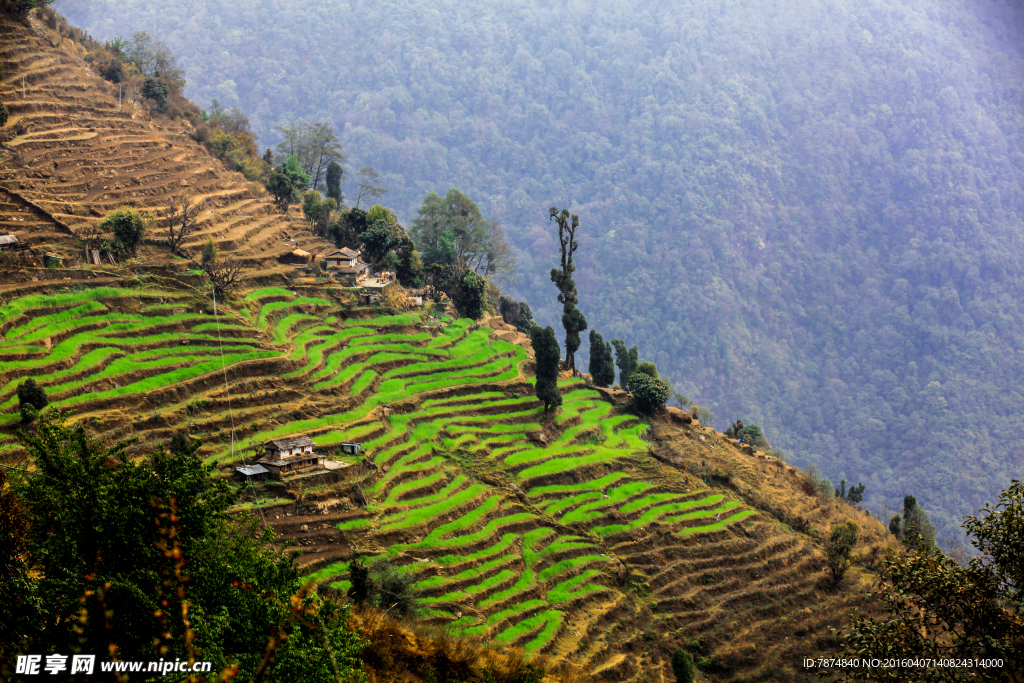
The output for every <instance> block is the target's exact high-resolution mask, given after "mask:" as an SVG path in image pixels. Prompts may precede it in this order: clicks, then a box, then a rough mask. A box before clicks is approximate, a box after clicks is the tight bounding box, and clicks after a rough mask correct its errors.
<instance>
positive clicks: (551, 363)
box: [530, 325, 562, 412]
mask: <svg viewBox="0 0 1024 683" xmlns="http://www.w3.org/2000/svg"><path fill="white" fill-rule="evenodd" d="M530 341H532V342H533V353H534V357H535V358H536V360H537V398H539V399H540V400H542V401H544V412H547V411H549V410H551V409H552V408H557V407H558V406H560V405H562V394H560V393H559V392H558V362H559V360H560V358H559V351H558V339H556V338H555V330H554V329H553V328H552V327H550V326H548V327H541V326H540V325H538V326H536V327H534V328H533V331H532V333H531V334H530Z"/></svg>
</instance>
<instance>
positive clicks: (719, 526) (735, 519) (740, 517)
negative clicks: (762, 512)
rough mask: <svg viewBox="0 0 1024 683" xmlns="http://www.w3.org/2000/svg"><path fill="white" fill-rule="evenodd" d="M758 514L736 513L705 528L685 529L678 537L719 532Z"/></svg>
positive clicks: (751, 512)
mask: <svg viewBox="0 0 1024 683" xmlns="http://www.w3.org/2000/svg"><path fill="white" fill-rule="evenodd" d="M756 512H757V511H756V510H744V511H743V512H738V513H736V514H735V515H733V516H731V517H726V518H725V519H723V520H721V521H717V522H715V523H714V524H705V525H703V526H692V527H688V528H686V529H683V530H682V531H679V532H676V535H677V536H682V537H684V538H685V537H686V536H693V535H695V534H704V533H710V532H712V531H719V530H721V529H724V528H725V527H727V526H729V525H730V524H735V523H736V522H739V521H740V520H743V519H746V518H747V517H749V516H750V515H752V514H754V513H756Z"/></svg>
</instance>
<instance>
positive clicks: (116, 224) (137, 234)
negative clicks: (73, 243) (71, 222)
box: [97, 206, 156, 257]
mask: <svg viewBox="0 0 1024 683" xmlns="http://www.w3.org/2000/svg"><path fill="white" fill-rule="evenodd" d="M155 223H156V218H155V217H154V216H153V214H151V213H143V212H141V211H139V210H138V209H132V208H129V207H127V206H122V207H120V208H117V209H114V210H113V211H111V212H109V213H108V214H107V215H106V216H105V217H104V218H103V220H101V221H100V222H99V224H98V225H97V227H98V228H99V229H100V230H102V231H103V232H112V233H114V242H113V244H112V247H113V250H114V251H116V252H117V253H118V255H120V256H122V257H125V256H132V257H134V256H135V255H136V252H137V251H138V247H139V245H140V244H142V240H143V239H145V237H146V233H147V232H148V231H149V229H150V228H151V227H152V226H153V225H154V224H155Z"/></svg>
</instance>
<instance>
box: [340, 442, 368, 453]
mask: <svg viewBox="0 0 1024 683" xmlns="http://www.w3.org/2000/svg"><path fill="white" fill-rule="evenodd" d="M361 450H363V444H361V443H348V442H346V443H343V444H341V452H342V453H344V454H346V455H355V454H357V453H358V452H359V451H361Z"/></svg>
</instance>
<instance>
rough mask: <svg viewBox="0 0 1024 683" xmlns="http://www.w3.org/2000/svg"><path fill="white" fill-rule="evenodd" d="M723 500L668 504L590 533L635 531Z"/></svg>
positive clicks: (695, 514) (688, 516)
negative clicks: (680, 513) (679, 513)
mask: <svg viewBox="0 0 1024 683" xmlns="http://www.w3.org/2000/svg"><path fill="white" fill-rule="evenodd" d="M724 498H725V496H723V495H719V494H716V495H711V496H707V497H705V498H701V499H700V500H687V501H683V502H681V503H670V504H668V505H659V506H657V507H653V508H651V509H649V510H647V511H646V512H644V513H643V514H642V515H640V516H639V517H638V518H636V519H635V520H632V521H631V522H629V523H628V524H614V525H611V526H599V527H594V528H593V529H591V531H592V532H593V533H595V534H598V535H599V536H607V535H609V534H614V533H618V532H620V531H625V530H626V529H636V528H638V527H641V526H644V525H647V524H650V523H651V522H653V521H655V520H657V519H659V518H660V517H664V516H666V515H670V514H672V513H674V512H681V511H683V510H693V509H694V508H700V507H708V506H710V505H714V504H716V503H718V502H719V501H721V500H723V499H724ZM727 505H728V506H730V507H731V506H735V505H739V503H728V504H727ZM726 509H728V508H726ZM719 511H720V509H716V510H711V511H704V510H700V511H695V512H691V513H687V514H684V515H677V516H673V517H670V518H668V519H667V520H665V521H666V522H670V523H671V522H677V521H681V520H683V519H693V518H695V517H702V516H707V515H713V514H714V513H716V512H719Z"/></svg>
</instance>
